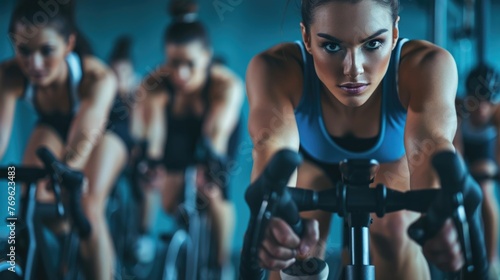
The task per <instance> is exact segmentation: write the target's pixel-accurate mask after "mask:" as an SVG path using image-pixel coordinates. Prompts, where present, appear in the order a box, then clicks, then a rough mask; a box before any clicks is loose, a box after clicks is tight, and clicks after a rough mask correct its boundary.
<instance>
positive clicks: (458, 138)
mask: <svg viewBox="0 0 500 280" xmlns="http://www.w3.org/2000/svg"><path fill="white" fill-rule="evenodd" d="M461 107H462V100H458V99H457V100H456V101H455V108H456V109H457V132H456V133H455V137H454V138H453V146H454V147H455V150H456V151H457V152H458V153H459V154H460V155H462V157H463V155H464V143H463V138H462V137H463V135H462V128H461V127H462V121H463V117H464V116H462V115H461V114H460V113H459V112H460V111H459V108H461Z"/></svg>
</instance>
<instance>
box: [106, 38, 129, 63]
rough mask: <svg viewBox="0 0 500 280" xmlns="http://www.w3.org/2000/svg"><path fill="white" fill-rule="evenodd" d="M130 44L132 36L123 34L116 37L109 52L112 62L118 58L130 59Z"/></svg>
mask: <svg viewBox="0 0 500 280" xmlns="http://www.w3.org/2000/svg"><path fill="white" fill-rule="evenodd" d="M131 46H132V38H131V37H130V36H128V35H123V36H120V37H118V38H117V39H116V41H115V44H114V47H113V50H112V52H111V56H110V61H111V62H113V61H117V60H120V59H130V50H131Z"/></svg>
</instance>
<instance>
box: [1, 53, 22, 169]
mask: <svg viewBox="0 0 500 280" xmlns="http://www.w3.org/2000/svg"><path fill="white" fill-rule="evenodd" d="M16 70H17V71H16ZM21 77H22V73H21V72H20V71H19V69H17V68H16V67H15V66H14V65H13V63H9V62H7V63H3V64H2V65H0V160H1V159H2V158H3V156H4V154H5V151H6V150H7V145H8V144H9V139H10V135H11V132H12V125H13V122H14V111H15V108H16V100H17V97H18V95H19V90H20V89H21V86H20V85H22V78H21Z"/></svg>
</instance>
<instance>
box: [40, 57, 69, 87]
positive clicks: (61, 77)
mask: <svg viewBox="0 0 500 280" xmlns="http://www.w3.org/2000/svg"><path fill="white" fill-rule="evenodd" d="M57 72H58V73H57V76H56V79H55V80H54V81H52V82H51V83H50V84H48V85H46V86H39V87H38V90H39V91H41V92H46V91H50V92H55V91H58V90H61V89H63V88H64V89H65V88H66V86H67V81H68V76H69V69H68V65H67V64H66V61H64V62H63V63H61V65H60V66H59V69H58V71H57Z"/></svg>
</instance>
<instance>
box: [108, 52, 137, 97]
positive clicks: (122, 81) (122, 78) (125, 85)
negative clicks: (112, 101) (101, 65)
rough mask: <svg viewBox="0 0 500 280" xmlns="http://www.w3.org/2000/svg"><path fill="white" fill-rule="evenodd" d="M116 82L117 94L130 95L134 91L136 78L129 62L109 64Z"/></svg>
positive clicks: (119, 61)
mask: <svg viewBox="0 0 500 280" xmlns="http://www.w3.org/2000/svg"><path fill="white" fill-rule="evenodd" d="M111 69H113V72H115V75H116V78H117V81H118V92H122V93H130V92H132V91H133V90H134V86H135V82H136V77H135V72H134V66H133V65H132V63H131V62H130V61H129V60H126V59H121V60H118V61H115V62H113V63H112V64H111Z"/></svg>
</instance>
